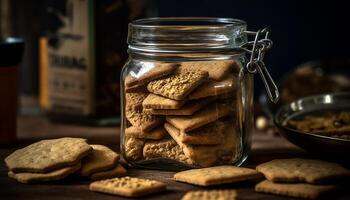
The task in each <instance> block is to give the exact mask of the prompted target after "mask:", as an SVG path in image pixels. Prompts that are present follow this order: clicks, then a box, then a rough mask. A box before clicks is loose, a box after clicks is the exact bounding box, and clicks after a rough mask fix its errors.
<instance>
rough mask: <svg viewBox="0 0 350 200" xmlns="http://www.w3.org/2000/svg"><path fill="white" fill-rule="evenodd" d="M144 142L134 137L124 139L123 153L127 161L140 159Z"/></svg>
mask: <svg viewBox="0 0 350 200" xmlns="http://www.w3.org/2000/svg"><path fill="white" fill-rule="evenodd" d="M144 144H145V141H144V140H142V139H138V138H134V137H126V138H125V141H124V153H125V157H126V159H128V160H132V161H135V160H139V159H141V158H142V149H143V145H144Z"/></svg>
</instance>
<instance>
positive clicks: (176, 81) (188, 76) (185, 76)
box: [147, 69, 208, 100]
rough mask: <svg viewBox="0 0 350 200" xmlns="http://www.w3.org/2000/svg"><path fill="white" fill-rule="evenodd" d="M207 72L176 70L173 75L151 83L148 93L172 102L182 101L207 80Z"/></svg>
mask: <svg viewBox="0 0 350 200" xmlns="http://www.w3.org/2000/svg"><path fill="white" fill-rule="evenodd" d="M207 77H208V72H205V71H200V70H196V71H192V70H183V69H178V70H177V71H176V72H175V74H174V75H171V76H169V77H167V78H164V79H160V80H155V81H151V82H150V83H148V85H147V89H148V91H150V92H152V93H154V94H157V95H160V96H163V97H167V98H169V99H174V100H184V99H185V98H186V97H187V96H188V95H189V94H190V92H192V91H193V90H194V89H195V88H196V87H198V86H199V85H200V84H202V83H203V82H204V81H206V80H207Z"/></svg>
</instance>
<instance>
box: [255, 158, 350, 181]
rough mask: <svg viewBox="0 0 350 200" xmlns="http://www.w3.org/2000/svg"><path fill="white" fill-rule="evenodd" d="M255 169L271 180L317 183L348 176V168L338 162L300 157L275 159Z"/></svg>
mask: <svg viewBox="0 0 350 200" xmlns="http://www.w3.org/2000/svg"><path fill="white" fill-rule="evenodd" d="M256 169H257V170H258V171H259V172H261V173H263V174H264V175H265V177H266V178H267V179H268V180H269V181H273V182H306V183H311V184H319V183H327V182H334V181H337V180H340V179H343V180H345V179H348V178H349V177H350V170H348V169H346V168H344V167H343V166H341V165H339V164H336V163H331V162H326V161H322V160H310V159H301V158H292V159H276V160H272V161H269V162H266V163H263V164H260V165H258V166H257V167H256Z"/></svg>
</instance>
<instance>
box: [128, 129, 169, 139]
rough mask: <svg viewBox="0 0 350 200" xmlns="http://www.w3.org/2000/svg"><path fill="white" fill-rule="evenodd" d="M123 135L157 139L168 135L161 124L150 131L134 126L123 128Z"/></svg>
mask: <svg viewBox="0 0 350 200" xmlns="http://www.w3.org/2000/svg"><path fill="white" fill-rule="evenodd" d="M125 135H126V137H135V138H141V139H151V140H159V139H162V138H163V137H165V136H166V135H168V132H167V131H166V130H165V129H164V127H163V126H159V127H156V128H154V129H153V130H151V131H142V130H140V129H138V128H137V127H135V126H131V127H129V128H127V129H125Z"/></svg>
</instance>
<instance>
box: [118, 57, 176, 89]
mask: <svg viewBox="0 0 350 200" xmlns="http://www.w3.org/2000/svg"><path fill="white" fill-rule="evenodd" d="M178 66H179V64H173V63H155V64H154V66H152V68H151V69H149V68H145V69H146V70H148V71H146V72H145V69H143V70H141V71H140V72H139V73H137V74H134V76H132V75H128V76H126V77H125V86H126V87H127V88H130V87H135V86H141V85H145V84H146V83H148V82H150V81H152V80H156V79H159V78H162V77H164V76H167V75H169V74H171V73H173V72H174V71H175V70H176V69H177V68H178Z"/></svg>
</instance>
